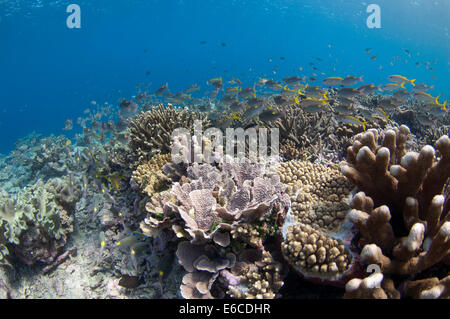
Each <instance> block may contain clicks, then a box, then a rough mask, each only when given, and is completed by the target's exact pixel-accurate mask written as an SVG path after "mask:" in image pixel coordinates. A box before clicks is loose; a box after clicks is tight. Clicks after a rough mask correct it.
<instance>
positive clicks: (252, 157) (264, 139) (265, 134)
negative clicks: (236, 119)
mask: <svg viewBox="0 0 450 319" xmlns="http://www.w3.org/2000/svg"><path fill="white" fill-rule="evenodd" d="M192 131H193V133H194V134H193V135H192V134H191V132H192ZM279 136H280V135H279V129H278V128H270V129H268V128H256V127H250V128H247V129H244V128H227V129H226V130H225V134H224V132H223V131H222V130H221V129H219V128H216V127H210V128H208V129H206V130H205V131H204V132H203V128H202V122H201V121H200V120H195V121H194V127H193V130H190V129H188V128H177V129H175V130H174V131H173V132H172V141H173V143H172V151H171V154H172V161H173V162H174V163H176V164H178V163H181V162H184V163H194V162H195V163H199V164H200V163H208V164H212V163H214V162H219V161H220V159H221V158H225V159H226V160H233V161H236V160H238V161H241V162H244V161H246V162H251V163H263V162H264V163H266V162H269V161H272V162H273V161H278V160H279V150H280V137H279ZM224 149H225V154H224ZM224 155H226V156H224Z"/></svg>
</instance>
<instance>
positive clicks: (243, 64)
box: [0, 0, 450, 153]
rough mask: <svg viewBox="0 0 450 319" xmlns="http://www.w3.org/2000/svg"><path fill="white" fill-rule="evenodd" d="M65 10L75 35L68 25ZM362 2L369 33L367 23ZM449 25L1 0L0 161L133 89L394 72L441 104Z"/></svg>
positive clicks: (324, 13)
mask: <svg viewBox="0 0 450 319" xmlns="http://www.w3.org/2000/svg"><path fill="white" fill-rule="evenodd" d="M71 3H76V4H78V5H79V6H80V8H81V21H82V22H81V23H82V25H81V29H69V28H67V26H66V19H67V17H68V16H69V13H67V12H66V7H67V6H68V5H69V4H71ZM371 3H375V4H378V5H379V7H380V8H381V23H382V25H381V28H379V29H369V28H368V27H367V25H366V19H367V17H368V16H369V13H367V12H366V8H367V6H368V5H369V4H371ZM449 17H450V1H448V0H396V1H391V0H374V2H364V1H353V0H333V1H331V0H275V1H274V0H245V1H228V0H227V1H225V0H128V1H106V0H96V1H86V0H78V1H77V0H72V1H43V0H41V1H36V0H14V1H8V0H0V43H1V45H0V136H1V139H0V153H7V152H9V151H10V150H12V149H13V147H14V142H15V141H16V140H17V139H18V138H21V137H24V136H26V135H28V134H30V133H31V132H33V131H35V132H37V133H40V134H43V135H49V134H63V133H64V134H67V132H64V131H63V130H62V128H63V127H64V122H65V120H66V119H73V120H74V122H75V121H76V118H77V117H79V116H81V115H82V114H83V111H84V110H85V109H86V108H88V107H89V106H90V102H91V101H96V102H97V103H104V102H109V103H113V104H117V103H118V102H119V100H120V98H129V97H130V96H132V95H135V94H137V92H138V89H137V88H136V85H138V84H139V83H144V84H150V83H151V85H150V87H149V91H151V92H153V91H154V90H156V89H157V88H158V87H160V86H161V85H162V84H165V83H168V84H169V88H170V89H171V90H172V91H173V92H177V91H179V90H182V89H185V88H186V87H188V86H189V85H190V84H193V83H198V84H199V85H200V86H201V87H202V91H203V90H206V89H207V88H206V84H205V82H206V81H207V80H208V79H210V78H212V77H217V76H222V77H223V78H224V80H230V79H231V77H232V76H234V77H238V78H240V79H241V80H242V81H243V82H245V83H246V84H247V85H251V84H252V83H254V82H255V81H257V80H258V78H259V77H268V78H273V79H281V78H283V77H286V76H292V75H296V74H297V75H300V76H303V75H306V76H308V77H314V74H316V75H317V78H319V79H323V78H324V77H327V76H347V75H356V76H362V75H363V76H364V82H365V83H374V84H376V85H378V84H381V83H386V82H387V77H388V76H389V75H391V74H401V75H404V76H406V77H408V78H409V79H417V82H425V83H427V84H429V85H434V87H435V89H434V90H433V91H431V92H430V93H432V95H433V96H436V95H439V94H440V95H442V96H443V97H446V98H448V97H449V96H450V89H449V87H450V79H449V74H450V73H449V71H450V37H449V28H450V19H449ZM367 48H371V49H372V50H371V52H370V54H367V53H365V50H366V49H367ZM407 52H409V53H410V54H409V55H408V53H407ZM372 56H374V57H376V58H375V59H371V57H372ZM310 62H313V63H314V64H313V65H314V67H315V68H316V69H317V70H314V69H312V68H311V65H310V64H309V63H310ZM426 63H428V66H427V65H426ZM322 73H323V74H322ZM195 94H201V92H196V93H195ZM77 129H78V128H77V127H75V130H74V131H71V132H70V133H69V134H68V135H69V137H70V136H72V135H73V134H74V133H75V132H77Z"/></svg>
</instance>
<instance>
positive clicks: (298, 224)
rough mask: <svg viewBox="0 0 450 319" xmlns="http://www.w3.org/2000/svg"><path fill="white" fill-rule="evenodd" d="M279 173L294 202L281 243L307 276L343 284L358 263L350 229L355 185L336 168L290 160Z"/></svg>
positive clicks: (288, 256) (298, 269)
mask: <svg viewBox="0 0 450 319" xmlns="http://www.w3.org/2000/svg"><path fill="white" fill-rule="evenodd" d="M278 174H279V175H280V177H281V181H282V182H284V183H285V184H287V185H288V193H289V194H290V196H291V202H292V206H291V210H290V211H289V213H288V214H287V216H286V217H285V221H284V226H283V243H282V244H281V249H282V252H283V254H284V256H285V258H286V260H287V261H288V262H289V263H290V264H291V266H292V267H293V268H294V269H295V270H296V271H298V272H300V273H301V274H302V275H303V276H305V277H307V278H310V279H318V280H322V279H323V280H325V281H330V282H334V283H335V284H339V280H340V279H341V277H342V276H344V274H346V273H348V272H349V270H350V268H351V266H352V263H353V256H352V253H351V251H350V250H349V248H348V245H349V244H350V240H351V237H352V234H351V233H350V232H348V229H346V227H345V226H346V225H345V217H346V214H347V211H348V204H346V201H347V200H348V198H349V196H350V190H351V187H350V184H349V183H348V182H347V181H346V180H345V177H344V176H342V175H341V174H340V172H339V170H338V169H337V167H336V166H335V165H333V166H329V167H327V166H324V165H321V164H311V163H309V162H303V161H289V162H285V163H282V164H281V165H280V167H279V169H278Z"/></svg>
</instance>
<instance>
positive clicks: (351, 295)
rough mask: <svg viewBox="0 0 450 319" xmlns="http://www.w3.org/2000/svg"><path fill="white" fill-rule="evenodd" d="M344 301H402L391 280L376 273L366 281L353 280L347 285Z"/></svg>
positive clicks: (365, 279)
mask: <svg viewBox="0 0 450 319" xmlns="http://www.w3.org/2000/svg"><path fill="white" fill-rule="evenodd" d="M344 299H400V292H398V290H397V289H395V286H394V282H393V281H392V280H391V279H385V278H384V276H383V274H382V273H374V274H372V275H370V276H368V277H366V278H364V279H359V278H353V279H352V280H350V281H349V282H348V283H347V284H346V285H345V294H344Z"/></svg>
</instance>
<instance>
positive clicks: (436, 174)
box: [340, 126, 450, 296]
mask: <svg viewBox="0 0 450 319" xmlns="http://www.w3.org/2000/svg"><path fill="white" fill-rule="evenodd" d="M409 133H410V131H409V129H408V127H406V126H401V127H400V128H398V129H390V130H386V131H384V132H379V131H377V130H369V131H368V132H366V133H364V134H358V135H356V136H355V141H354V143H353V145H352V146H350V147H349V148H348V152H347V160H346V161H344V162H342V163H341V164H340V168H341V171H342V173H343V175H345V176H346V177H347V178H348V180H349V181H351V182H352V183H353V184H354V185H356V186H357V187H358V190H359V191H360V192H359V193H358V194H356V195H355V196H354V198H353V199H352V201H351V203H350V206H351V208H352V211H351V212H350V213H349V215H348V218H349V220H350V221H351V222H352V223H353V224H354V226H355V227H356V228H357V229H358V231H359V233H360V236H361V240H360V244H361V246H362V247H361V248H362V249H361V259H362V261H363V262H364V263H366V264H368V265H370V264H376V265H379V266H380V268H381V272H382V273H383V275H384V276H385V277H386V276H391V275H399V276H403V277H406V276H413V277H412V278H415V277H418V276H420V275H421V273H423V272H424V271H425V270H427V269H429V268H430V267H432V266H433V267H439V266H440V265H441V266H442V265H443V264H446V263H448V260H449V253H450V241H449V238H450V222H449V220H448V217H449V216H450V215H449V214H448V212H449V208H448V207H449V206H448V202H447V203H446V200H447V201H448V194H445V193H444V190H445V185H446V183H447V182H448V179H449V177H450V139H449V138H448V136H446V135H444V136H442V137H440V138H439V139H438V140H437V141H436V143H435V147H436V148H433V147H431V146H430V145H426V146H424V147H422V149H421V150H420V152H419V153H418V152H407V150H406V147H405V145H406V141H407V139H408V136H409ZM446 191H448V190H446ZM413 282H414V281H413ZM435 284H436V283H435ZM411 285H413V284H409V286H411ZM352 287H353V286H352ZM353 288H354V287H353ZM353 288H350V290H351V291H354V290H355V289H356V288H355V289H353ZM415 295H416V296H417V294H415Z"/></svg>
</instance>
